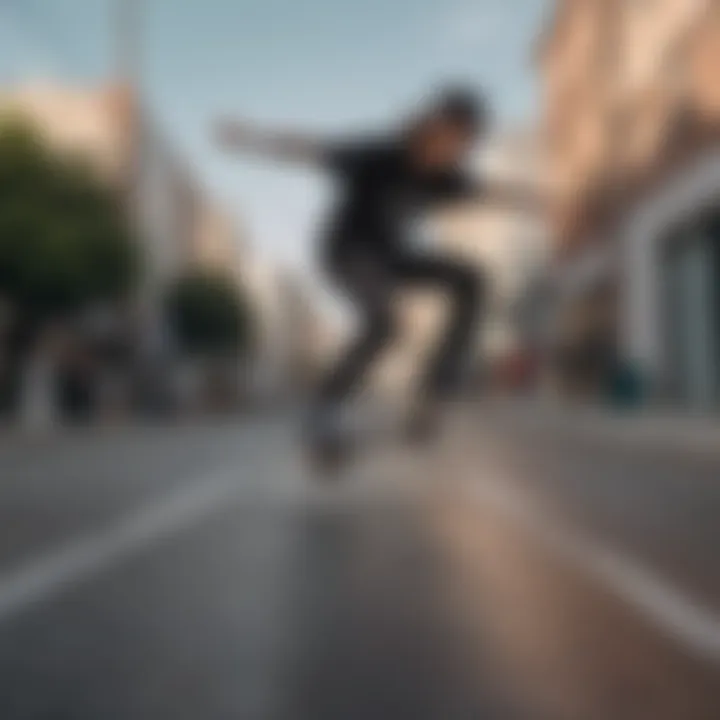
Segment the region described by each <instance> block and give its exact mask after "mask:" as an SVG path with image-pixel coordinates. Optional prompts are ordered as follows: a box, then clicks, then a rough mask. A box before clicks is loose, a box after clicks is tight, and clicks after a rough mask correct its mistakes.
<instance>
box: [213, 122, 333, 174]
mask: <svg viewBox="0 0 720 720" xmlns="http://www.w3.org/2000/svg"><path fill="white" fill-rule="evenodd" d="M213 135H214V139H215V141H216V143H217V144H218V146H219V147H220V148H221V149H223V150H225V151H228V152H233V153H247V154H251V155H258V156H263V157H267V158H269V159H271V160H281V161H286V162H293V163H307V164H320V163H322V162H323V161H324V159H325V154H326V150H325V145H324V143H323V142H322V141H320V140H319V139H317V138H311V137H309V136H305V135H302V134H296V133H292V132H281V131H275V130H267V129H263V128H260V127H257V126H255V125H253V124H251V123H246V122H243V121H237V120H221V121H220V122H218V123H216V125H215V128H214V133H213Z"/></svg>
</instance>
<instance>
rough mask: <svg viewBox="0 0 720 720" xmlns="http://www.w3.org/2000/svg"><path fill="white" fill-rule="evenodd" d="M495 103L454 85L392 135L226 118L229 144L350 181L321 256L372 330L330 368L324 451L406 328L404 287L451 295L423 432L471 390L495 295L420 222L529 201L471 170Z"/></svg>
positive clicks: (419, 407)
mask: <svg viewBox="0 0 720 720" xmlns="http://www.w3.org/2000/svg"><path fill="white" fill-rule="evenodd" d="M488 120H489V118H488V110H487V106H486V102H485V101H484V99H483V98H481V97H478V96H477V95H475V94H474V93H473V92H470V91H467V90H464V89H457V88H451V89H447V90H445V91H443V92H440V93H438V95H437V96H435V97H433V98H432V99H431V101H430V102H429V103H428V105H427V107H425V108H424V109H423V110H422V111H421V112H419V113H418V114H416V115H415V116H413V117H412V119H411V120H410V121H409V122H407V123H405V124H403V125H402V126H401V127H400V128H398V129H395V130H393V131H391V132H388V133H387V134H385V135H383V136H378V137H371V138H358V139H351V140H348V141H344V142H343V141H341V142H333V141H329V140H314V139H312V138H310V137H305V136H299V135H295V134H292V133H282V132H272V131H270V132H268V131H263V130H260V129H258V128H256V127H254V126H252V125H248V124H246V123H243V122H234V121H227V122H221V123H220V125H219V127H218V128H217V129H216V132H217V139H218V140H219V142H220V143H221V144H222V146H223V147H224V148H226V149H230V150H234V151H250V152H254V153H256V154H261V155H267V156H269V157H275V158H277V159H283V160H290V161H298V162H308V163H314V164H316V165H317V166H319V167H320V168H322V169H325V170H327V171H328V172H329V173H331V174H332V175H333V176H334V177H335V178H336V179H337V180H338V181H339V183H340V188H339V189H340V195H339V201H338V202H337V204H336V206H335V207H334V209H333V210H332V212H331V214H330V217H329V221H328V223H327V224H326V226H325V230H324V237H323V238H322V240H323V244H322V264H323V266H324V268H325V269H326V271H327V273H328V275H329V277H330V278H331V279H332V280H333V281H334V283H335V284H336V285H337V286H338V287H339V288H340V290H341V291H342V292H344V293H345V294H346V295H347V296H349V298H350V299H351V301H352V302H353V303H354V304H355V305H356V307H357V309H358V311H359V313H360V315H361V319H362V321H363V324H362V329H361V331H360V333H359V334H358V336H357V337H355V338H354V339H353V340H352V341H351V342H350V344H349V346H348V347H347V349H346V350H345V351H344V352H343V353H342V354H341V356H340V358H339V359H338V361H337V362H336V363H335V364H334V365H333V366H332V368H331V369H330V370H329V371H328V372H327V374H326V375H325V377H324V378H323V379H322V382H321V384H320V386H319V388H318V390H317V392H316V395H315V398H314V402H313V406H312V409H311V412H310V416H309V427H308V430H309V438H310V441H311V445H312V447H313V448H315V449H316V450H318V451H319V452H320V453H321V454H323V455H326V456H327V455H335V454H337V453H338V452H341V451H342V448H343V447H344V445H345V443H346V441H347V435H346V433H345V432H344V411H345V409H346V401H347V400H348V399H349V397H350V396H351V394H352V393H353V391H354V390H355V389H356V388H357V387H358V386H359V385H360V383H361V382H362V380H363V379H364V378H365V376H366V373H367V371H368V369H369V367H370V366H371V364H372V363H373V361H374V360H375V358H376V357H377V356H378V355H379V353H380V351H381V350H383V349H384V348H385V347H386V346H387V345H388V343H389V342H390V341H391V340H392V339H393V337H394V336H395V333H396V321H395V316H394V312H393V299H394V297H395V294H396V291H397V290H400V289H402V288H405V287H410V286H413V287H414V286H420V287H430V288H434V289H437V290H438V291H441V292H443V293H445V294H446V295H447V296H448V297H449V298H450V299H451V301H452V313H451V316H450V319H449V321H448V325H447V328H446V330H445V332H444V335H443V337H442V338H441V340H440V342H439V343H438V346H437V350H436V352H435V353H434V354H433V356H432V357H431V361H430V363H429V365H428V368H427V370H426V372H425V374H424V376H423V381H422V386H421V387H420V388H419V389H418V396H417V400H418V402H417V403H416V408H415V410H414V412H413V413H412V414H411V417H410V423H409V425H408V429H409V430H410V431H411V436H412V437H415V438H418V439H420V438H426V437H429V436H430V434H431V433H432V432H433V431H434V430H435V428H436V423H437V420H438V417H439V410H440V409H441V407H442V405H443V404H444V403H445V402H446V401H448V400H450V399H451V398H452V397H453V396H454V395H455V394H456V393H457V392H458V390H459V389H460V387H461V383H462V380H463V373H464V370H465V369H466V368H465V364H466V362H467V360H468V353H469V351H470V349H471V348H470V345H471V342H472V340H473V338H474V334H475V329H476V324H477V321H478V320H479V318H480V314H481V310H482V304H483V300H484V297H485V295H486V285H487V283H486V278H485V277H483V275H482V274H481V273H480V272H479V271H478V270H477V269H476V268H475V267H474V266H471V265H468V264H464V263H462V262H460V261H459V260H456V259H452V258H449V257H444V256H442V255H439V254H435V253H431V252H429V251H419V250H417V249H412V248H413V247H416V245H417V244H416V243H412V242H410V240H411V238H409V237H408V236H409V233H410V232H411V228H412V227H413V221H414V220H415V219H417V217H418V215H419V214H421V213H423V212H425V211H427V210H430V209H431V208H433V207H434V206H437V205H439V204H442V203H450V202H453V201H458V200H463V199H470V198H477V199H482V198H483V197H484V196H485V195H486V194H487V193H489V192H492V195H493V199H494V200H497V199H499V198H500V196H503V197H504V198H507V199H508V200H509V201H511V202H517V201H520V202H524V201H525V200H526V194H525V193H524V192H523V191H522V190H520V191H518V190H517V189H515V188H512V187H508V188H498V187H496V188H493V189H492V191H491V190H490V188H488V187H484V184H483V182H482V181H478V180H476V179H474V178H472V177H471V176H470V175H469V174H468V173H467V172H466V171H465V169H464V167H463V166H464V163H465V161H466V160H467V159H468V158H469V156H470V153H471V151H472V150H473V149H474V147H475V145H476V143H477V141H478V140H479V139H481V138H482V137H483V136H484V135H485V134H486V131H487V130H488V125H489V122H488Z"/></svg>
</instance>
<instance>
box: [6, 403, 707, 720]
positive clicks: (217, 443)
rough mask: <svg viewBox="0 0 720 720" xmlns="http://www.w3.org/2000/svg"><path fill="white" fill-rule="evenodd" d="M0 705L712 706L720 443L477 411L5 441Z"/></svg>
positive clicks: (65, 712)
mask: <svg viewBox="0 0 720 720" xmlns="http://www.w3.org/2000/svg"><path fill="white" fill-rule="evenodd" d="M0 478H1V479H0V537H1V538H2V542H1V543H0V718H2V720H26V719H31V718H32V719H35V718H39V719H47V720H163V719H164V718H168V719H173V720H200V719H202V720H225V719H231V718H241V719H243V720H244V719H246V718H247V719H248V720H266V719H267V720H345V719H347V720H354V719H356V718H357V719H358V720H385V719H387V720H406V719H407V720H475V719H487V720H495V719H499V720H506V719H507V720H513V719H515V718H518V719H522V720H544V719H547V720H555V719H557V720H564V719H567V720H586V719H587V720H595V719H597V720H705V719H707V720H717V718H719V717H720V563H718V562H717V548H718V546H719V543H718V540H720V529H719V527H720V526H719V525H718V522H717V518H718V517H719V516H720V451H719V452H718V454H717V457H715V456H714V455H712V454H711V455H704V456H703V457H702V458H699V457H695V456H693V455H688V454H684V453H681V452H677V451H670V450H668V449H667V448H662V447H660V448H655V449H654V448H649V447H647V446H643V447H642V448H640V447H638V448H633V447H632V445H628V444H624V445H623V446H622V447H617V446H615V445H613V444H612V443H611V442H609V441H601V440H593V439H592V438H587V437H585V438H584V439H582V440H581V439H578V438H576V437H574V436H572V435H569V434H567V433H560V432H558V431H556V430H555V431H554V430H552V429H549V428H546V429H542V428H530V427H522V428H520V427H518V426H517V425H516V424H513V423H512V422H510V421H505V422H497V421H496V420H495V419H494V418H492V417H489V416H488V415H487V414H485V415H483V414H482V413H480V414H479V415H478V414H472V415H468V416H465V415H463V416H458V417H457V418H454V422H453V427H452V428H451V429H450V431H449V432H448V434H447V437H446V438H445V439H444V441H443V442H442V443H441V444H439V445H438V446H436V447H432V448H425V449H423V450H422V451H421V450H415V451H414V452H410V451H408V450H407V449H402V448H397V447H395V448H393V447H391V446H389V445H388V446H385V447H380V446H377V447H375V448H374V449H373V452H372V453H371V454H370V456H369V457H368V458H366V459H364V460H362V461H360V462H358V463H357V464H356V465H355V466H354V468H353V469H352V471H349V472H348V473H347V477H345V478H344V479H343V482H342V483H340V484H337V485H332V486H328V485H322V484H318V483H314V482H313V481H312V478H311V477H310V476H309V475H308V473H307V472H306V471H305V469H304V467H303V465H302V463H301V456H300V455H299V453H298V452H297V450H296V448H295V445H294V442H293V434H292V430H291V427H290V425H289V422H288V421H287V420H281V419H280V420H272V419H269V420H263V421H262V422H261V421H258V422H245V423H243V424H237V425H229V424H225V425H213V426H209V425H208V426H205V427H175V428H144V429H143V428H137V429H131V430H127V429H126V430H107V431H98V430H95V431H89V432H85V433H83V432H78V433H70V434H61V435H58V436H48V437H45V438H22V437H14V438H8V439H5V440H0Z"/></svg>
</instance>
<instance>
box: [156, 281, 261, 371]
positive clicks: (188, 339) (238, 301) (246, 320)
mask: <svg viewBox="0 0 720 720" xmlns="http://www.w3.org/2000/svg"><path fill="white" fill-rule="evenodd" d="M167 313H168V318H169V322H170V325H171V327H172V328H173V332H174V335H175V338H176V339H177V341H178V342H179V344H180V346H181V348H182V349H183V350H184V351H185V352H188V353H190V354H194V355H199V356H205V357H208V356H216V357H221V356H235V355H240V354H243V353H246V352H247V351H248V350H249V348H250V344H251V318H250V314H251V313H250V308H249V306H248V304H247V303H246V301H245V299H244V298H243V296H242V294H241V293H240V291H239V289H238V287H237V284H236V283H235V282H234V281H233V280H232V278H229V277H225V276H224V275H222V274H219V273H214V272H210V271H205V270H196V271H191V272H189V273H188V274H186V275H185V276H183V277H181V278H179V279H178V280H177V281H176V283H175V284H174V285H173V286H172V287H171V288H170V291H169V293H168V297H167Z"/></svg>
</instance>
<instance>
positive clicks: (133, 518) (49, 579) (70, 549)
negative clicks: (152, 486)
mask: <svg viewBox="0 0 720 720" xmlns="http://www.w3.org/2000/svg"><path fill="white" fill-rule="evenodd" d="M237 492H238V480H237V477H236V476H235V477H233V476H232V475H230V474H227V473H226V474H223V475H215V476H211V477H210V478H208V479H206V480H202V479H200V480H196V481H195V482H193V483H192V485H191V486H189V487H188V486H183V487H182V488H180V489H178V490H176V491H175V492H173V493H170V494H167V495H165V496H164V497H162V498H161V499H159V500H155V501H153V502H151V503H149V504H148V505H146V506H145V507H142V508H141V509H139V510H137V511H135V512H133V513H132V514H130V515H129V516H127V517H125V518H122V519H120V520H119V521H117V522H115V523H114V524H112V525H110V526H109V527H108V528H106V529H105V530H103V531H101V532H98V533H96V534H93V535H89V536H87V537H84V538H81V539H79V540H74V541H70V542H69V543H68V544H67V545H65V546H64V547H61V548H60V549H58V550H55V551H53V552H51V553H49V554H47V555H45V556H44V557H41V558H40V559H39V560H35V561H31V562H29V563H28V564H26V565H23V566H21V567H19V568H18V569H17V570H15V571H11V572H10V573H8V574H6V575H3V576H0V623H1V622H4V621H7V620H8V619H10V618H11V617H13V616H15V615H16V614H17V613H19V612H20V611H23V610H25V609H26V608H27V607H29V606H31V605H33V604H35V603H38V602H41V601H42V602H44V601H46V600H48V599H51V598H52V597H55V596H56V595H57V594H59V593H60V592H62V591H64V590H66V589H68V588H69V587H71V586H73V585H76V584H78V583H80V582H82V581H83V580H86V579H87V578H89V577H90V576H92V575H95V574H97V573H99V572H101V571H103V570H107V569H108V568H109V567H110V566H112V565H114V564H116V563H117V562H119V561H121V560H123V559H124V558H126V557H127V556H129V555H131V554H133V553H136V552H138V551H141V550H143V549H145V548H147V547H148V546H149V545H152V544H155V543H157V542H158V541H160V540H162V539H164V538H166V537H169V536H171V535H174V534H176V533H178V532H180V531H182V530H185V529H188V528H190V527H192V526H194V525H197V524H198V523H200V522H201V521H202V520H204V519H206V518H207V517H208V516H209V515H211V514H212V513H214V512H216V511H218V510H220V509H222V508H223V507H226V505H227V502H228V500H230V499H231V498H232V496H234V495H236V494H237Z"/></svg>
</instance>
